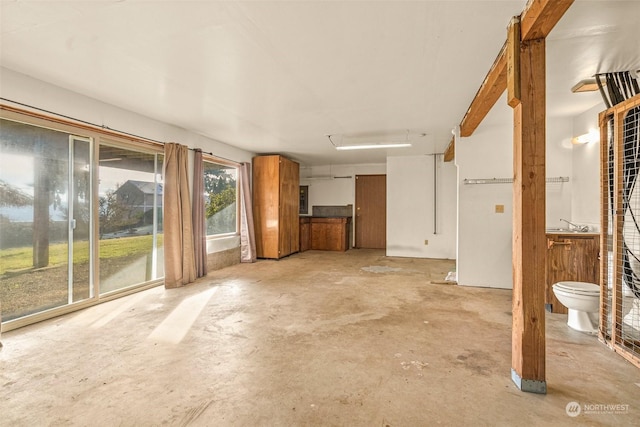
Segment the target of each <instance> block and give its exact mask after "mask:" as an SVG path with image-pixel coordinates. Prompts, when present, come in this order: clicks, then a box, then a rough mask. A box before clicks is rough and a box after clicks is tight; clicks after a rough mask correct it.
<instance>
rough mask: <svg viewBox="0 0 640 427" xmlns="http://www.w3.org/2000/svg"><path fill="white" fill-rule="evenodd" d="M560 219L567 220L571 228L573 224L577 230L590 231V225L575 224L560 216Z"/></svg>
mask: <svg viewBox="0 0 640 427" xmlns="http://www.w3.org/2000/svg"><path fill="white" fill-rule="evenodd" d="M560 221H564V222H566V223H567V225H568V226H569V229H571V227H572V226H573V227H574V228H575V229H576V230H577V231H580V232H582V233H585V232H587V231H589V226H588V225H578V224H574V223H572V222H571V221H567V220H566V219H562V218H560Z"/></svg>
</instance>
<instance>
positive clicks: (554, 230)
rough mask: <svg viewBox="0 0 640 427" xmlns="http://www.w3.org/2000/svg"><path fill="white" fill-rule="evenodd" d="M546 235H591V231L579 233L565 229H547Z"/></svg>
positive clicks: (578, 231)
mask: <svg viewBox="0 0 640 427" xmlns="http://www.w3.org/2000/svg"><path fill="white" fill-rule="evenodd" d="M546 232H547V233H558V234H584V233H593V231H580V230H569V229H567V228H547V229H546Z"/></svg>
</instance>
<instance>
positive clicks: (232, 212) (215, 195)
mask: <svg viewBox="0 0 640 427" xmlns="http://www.w3.org/2000/svg"><path fill="white" fill-rule="evenodd" d="M203 169H204V197H205V200H204V211H205V219H206V229H207V236H217V235H223V234H235V233H237V231H238V203H237V194H238V168H237V167H235V166H230V165H225V164H221V163H214V162H212V161H205V162H204V167H203Z"/></svg>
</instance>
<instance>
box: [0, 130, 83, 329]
mask: <svg viewBox="0 0 640 427" xmlns="http://www.w3.org/2000/svg"><path fill="white" fill-rule="evenodd" d="M76 145H77V150H76ZM90 147H91V142H90V140H89V139H83V138H78V137H73V136H71V135H69V134H68V133H64V132H58V131H54V130H50V129H45V128H41V127H37V126H32V125H28V124H24V123H19V122H14V121H10V120H4V119H3V120H0V302H1V303H2V321H3V322H5V321H8V320H13V319H17V318H20V317H24V316H27V315H31V314H35V313H38V312H42V311H45V310H49V309H53V308H57V307H61V306H64V305H67V304H69V303H71V302H74V301H77V300H80V299H84V298H88V297H89V295H90V293H87V292H86V290H85V291H81V292H80V293H78V294H77V297H76V293H75V292H76V291H75V288H76V287H77V288H78V289H81V288H83V289H88V288H89V285H88V283H89V275H88V274H87V275H83V276H80V277H78V278H76V277H75V272H74V264H75V259H76V254H75V253H74V252H73V244H72V242H73V239H75V237H74V236H75V235H76V234H77V235H78V239H81V240H84V241H83V242H80V241H79V242H78V245H77V246H78V251H81V250H83V249H81V248H82V247H83V245H85V246H86V249H84V251H85V253H86V251H89V252H90V249H89V242H88V236H89V233H88V230H84V231H83V232H78V233H76V232H75V230H73V229H72V225H73V224H75V225H76V227H77V224H78V221H77V220H75V218H77V217H74V215H73V211H74V208H75V209H76V210H77V211H78V213H81V212H82V211H83V209H86V208H87V206H90V200H91V197H90V194H89V193H88V192H87V188H89V189H90V181H91V178H90V173H91V171H90V164H91V163H90V161H89V160H90V155H89V151H90ZM76 154H77V155H78V158H77V159H76V158H75V156H76ZM70 165H73V167H70ZM76 174H78V176H76ZM82 181H84V183H81V182H82ZM71 187H73V188H71ZM74 193H75V194H76V195H75V196H74ZM72 199H73V200H74V203H70V200H72ZM76 202H77V206H74V205H75V204H76ZM89 212H90V209H89ZM83 234H84V237H82V235H83ZM70 260H71V261H72V262H70ZM86 261H87V263H88V258H87V260H86Z"/></svg>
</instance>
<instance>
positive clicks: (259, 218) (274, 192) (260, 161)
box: [253, 156, 280, 258]
mask: <svg viewBox="0 0 640 427" xmlns="http://www.w3.org/2000/svg"><path fill="white" fill-rule="evenodd" d="M279 200H280V159H279V156H258V157H254V158H253V223H254V228H255V235H256V255H257V257H258V258H278V236H279V232H280V231H279V226H280V222H279V221H278V217H279Z"/></svg>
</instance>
